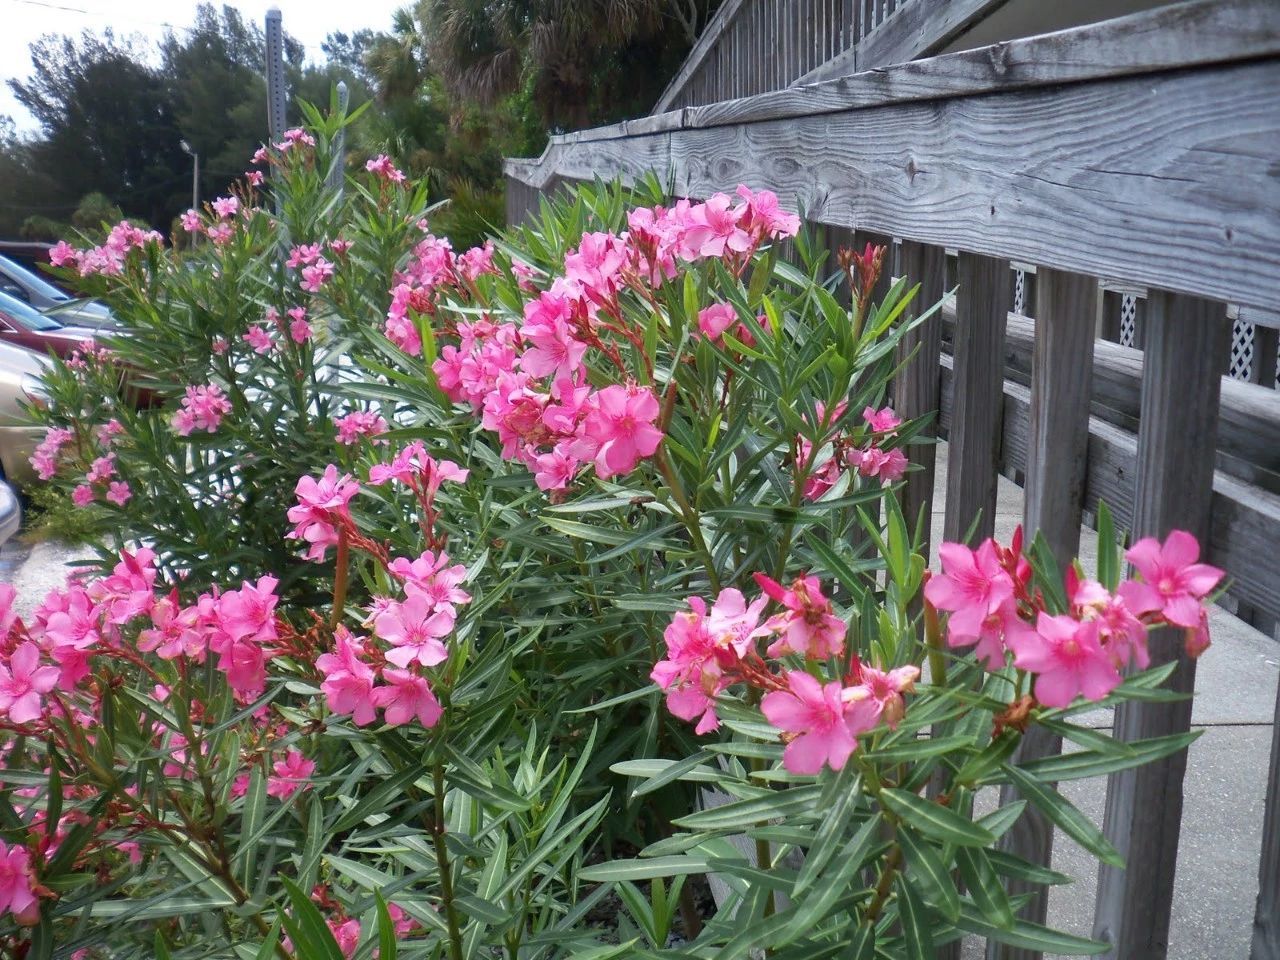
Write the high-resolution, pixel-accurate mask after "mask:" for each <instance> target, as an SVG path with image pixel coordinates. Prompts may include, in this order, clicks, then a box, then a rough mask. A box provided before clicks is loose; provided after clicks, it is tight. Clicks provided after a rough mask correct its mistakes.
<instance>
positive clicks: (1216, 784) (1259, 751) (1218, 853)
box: [0, 444, 1280, 960]
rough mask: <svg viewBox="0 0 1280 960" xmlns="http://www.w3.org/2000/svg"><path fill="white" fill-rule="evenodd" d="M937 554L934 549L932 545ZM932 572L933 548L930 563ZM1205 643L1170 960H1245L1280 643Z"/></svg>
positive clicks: (1084, 785) (1217, 631) (1061, 862)
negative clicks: (1198, 732) (1199, 733)
mask: <svg viewBox="0 0 1280 960" xmlns="http://www.w3.org/2000/svg"><path fill="white" fill-rule="evenodd" d="M946 451H947V447H946V445H945V444H943V445H942V446H941V447H940V449H939V471H938V492H939V495H938V496H937V498H936V503H937V504H939V505H941V504H942V502H943V495H942V491H944V490H945V489H946ZM1021 516H1022V490H1021V489H1020V488H1019V487H1017V486H1015V485H1014V484H1012V483H1009V482H1008V481H1006V480H1001V481H1000V491H999V508H998V510H997V516H996V535H997V537H999V538H1001V539H1002V540H1004V541H1006V542H1007V540H1008V538H1009V536H1010V534H1011V533H1012V531H1013V528H1014V527H1015V526H1016V525H1017V523H1018V522H1019V521H1020V519H1021ZM933 529H934V543H935V544H936V543H937V542H938V541H939V539H940V538H941V536H942V513H941V511H940V510H939V511H938V512H936V513H935V514H934V527H933ZM1081 546H1082V555H1083V559H1084V562H1085V565H1086V568H1087V569H1092V568H1093V567H1092V565H1093V562H1094V557H1095V554H1096V537H1095V536H1094V534H1093V533H1092V532H1091V531H1089V530H1085V531H1084V533H1083V535H1082V545H1081ZM935 551H936V548H935ZM78 555H82V554H80V553H78V552H77V551H74V550H67V549H65V548H63V547H61V546H60V545H57V544H49V543H43V544H37V545H36V546H35V547H33V548H27V547H24V546H22V545H20V544H17V543H15V542H10V543H8V544H6V545H5V546H4V547H3V548H2V549H0V582H9V583H13V584H14V586H15V587H17V588H18V604H17V606H18V609H19V612H20V613H23V614H27V613H29V612H30V611H31V610H32V609H34V608H35V607H36V606H37V605H38V604H39V603H40V601H41V599H43V597H44V594H45V593H46V592H47V591H48V590H49V589H50V588H52V587H54V586H57V585H59V584H61V582H62V578H63V577H64V575H65V572H66V569H67V564H68V563H69V562H73V561H74V560H75V559H76V557H77V556H78ZM934 568H935V569H936V552H935V557H934ZM1211 632H1212V637H1213V646H1212V647H1211V648H1210V649H1209V650H1208V651H1207V652H1206V653H1205V655H1204V656H1203V657H1202V658H1201V660H1200V663H1199V666H1198V669H1197V694H1196V699H1195V704H1194V707H1193V712H1192V719H1193V722H1194V723H1195V724H1196V725H1197V726H1200V727H1203V728H1204V729H1205V733H1204V735H1203V736H1201V738H1200V739H1199V740H1197V741H1196V743H1195V744H1194V745H1193V746H1192V748H1191V752H1190V759H1189V766H1188V772H1187V781H1186V801H1185V805H1184V811H1183V817H1182V844H1181V847H1180V849H1179V854H1178V880H1177V885H1176V888H1175V891H1174V909H1173V927H1172V930H1171V932H1170V949H1169V960H1245V958H1247V957H1248V955H1249V940H1250V932H1251V925H1252V923H1253V911H1254V900H1255V898H1256V897H1257V892H1258V852H1259V847H1260V845H1261V842H1262V841H1261V834H1262V812H1263V801H1264V797H1265V791H1266V776H1267V768H1268V763H1269V756H1270V745H1271V726H1272V721H1273V717H1274V710H1275V702H1276V687H1277V679H1278V678H1280V644H1277V643H1276V642H1275V641H1273V640H1272V639H1270V638H1269V637H1266V636H1264V635H1262V634H1260V633H1258V632H1257V631H1256V630H1254V629H1252V628H1251V627H1249V626H1247V625H1245V624H1244V623H1242V622H1241V621H1239V620H1237V619H1236V618H1235V617H1233V616H1231V615H1230V614H1229V613H1227V612H1225V611H1223V610H1217V609H1215V610H1214V611H1213V613H1212V615H1211ZM1089 718H1090V721H1091V722H1092V724H1093V725H1094V726H1097V727H1101V728H1105V727H1108V726H1110V723H1111V718H1110V715H1109V712H1108V711H1102V710H1100V711H1097V712H1096V713H1094V714H1091V715H1089ZM1062 789H1063V793H1064V794H1065V795H1066V796H1067V797H1069V798H1070V799H1071V800H1072V801H1073V802H1074V803H1076V804H1077V805H1078V806H1079V807H1080V809H1081V810H1083V811H1084V812H1085V813H1086V814H1087V815H1089V816H1090V817H1092V818H1093V819H1094V821H1095V822H1096V823H1099V824H1101V822H1102V809H1103V799H1104V797H1105V792H1106V782H1105V780H1080V781H1074V782H1071V783H1066V784H1064V785H1063V788H1062ZM1053 865H1054V867H1056V868H1057V869H1059V870H1061V871H1063V872H1064V873H1067V874H1069V875H1071V876H1074V877H1077V878H1079V879H1078V881H1077V882H1076V883H1075V884H1072V885H1071V886H1068V887H1058V888H1055V889H1054V890H1053V892H1052V893H1051V895H1050V901H1049V907H1050V923H1051V924H1052V925H1053V926H1056V927H1058V928H1060V929H1063V930H1067V931H1070V932H1072V933H1078V934H1082V935H1086V936H1087V935H1088V934H1089V933H1090V931H1091V926H1092V918H1093V906H1094V891H1095V888H1096V882H1095V881H1096V864H1095V863H1094V861H1093V859H1092V858H1091V857H1090V855H1089V854H1087V853H1084V852H1083V851H1082V850H1080V849H1079V848H1078V847H1076V846H1075V844H1074V843H1072V842H1071V841H1070V840H1068V839H1067V838H1065V837H1063V836H1061V835H1059V836H1058V837H1057V838H1056V839H1055V842H1054V864H1053ZM981 956H982V945H981V943H980V942H978V941H974V942H972V943H966V945H965V950H964V960H977V958H980V957H981Z"/></svg>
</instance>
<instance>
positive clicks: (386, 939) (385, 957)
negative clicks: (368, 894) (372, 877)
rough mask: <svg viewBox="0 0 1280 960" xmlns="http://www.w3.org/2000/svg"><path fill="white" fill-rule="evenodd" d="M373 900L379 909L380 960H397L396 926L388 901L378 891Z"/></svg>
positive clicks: (375, 892)
mask: <svg viewBox="0 0 1280 960" xmlns="http://www.w3.org/2000/svg"><path fill="white" fill-rule="evenodd" d="M373 899H374V902H375V903H376V904H377V907H378V960H396V951H397V949H398V947H397V945H396V926H395V923H394V922H392V920H391V912H390V911H389V910H388V909H387V901H385V900H383V899H382V893H381V892H379V891H377V890H375V891H374V893H373Z"/></svg>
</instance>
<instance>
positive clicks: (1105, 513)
mask: <svg viewBox="0 0 1280 960" xmlns="http://www.w3.org/2000/svg"><path fill="white" fill-rule="evenodd" d="M1097 517H1098V582H1099V583H1100V584H1102V585H1103V586H1104V587H1106V588H1107V589H1108V590H1112V591H1114V590H1115V588H1116V586H1117V585H1118V584H1119V583H1120V557H1119V552H1120V551H1119V545H1118V544H1117V543H1116V528H1115V522H1114V521H1113V520H1112V518H1111V510H1110V508H1109V507H1108V506H1107V505H1106V504H1105V503H1103V502H1102V501H1101V500H1099V501H1098V510H1097Z"/></svg>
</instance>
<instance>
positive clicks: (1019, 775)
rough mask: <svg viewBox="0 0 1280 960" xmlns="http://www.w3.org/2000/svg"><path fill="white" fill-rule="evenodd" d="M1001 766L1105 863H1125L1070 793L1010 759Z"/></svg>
mask: <svg viewBox="0 0 1280 960" xmlns="http://www.w3.org/2000/svg"><path fill="white" fill-rule="evenodd" d="M1000 769H1001V770H1003V771H1004V772H1005V774H1007V775H1008V777H1009V782H1010V783H1012V784H1013V785H1014V786H1015V787H1017V788H1018V792H1019V793H1020V794H1022V796H1023V797H1025V798H1026V799H1028V800H1030V801H1031V802H1032V803H1033V804H1034V805H1035V806H1036V807H1038V808H1039V809H1040V810H1041V811H1043V812H1044V815H1045V816H1046V817H1048V818H1049V819H1050V820H1052V821H1053V822H1054V823H1055V824H1056V825H1057V826H1058V827H1059V829H1061V830H1062V832H1063V833H1065V834H1066V835H1067V836H1069V837H1070V838H1071V839H1072V840H1074V841H1075V842H1076V843H1078V844H1080V846H1082V847H1084V848H1085V849H1086V850H1088V851H1089V852H1090V853H1092V854H1093V855H1094V856H1095V857H1097V858H1098V859H1099V860H1101V861H1102V862H1103V863H1108V864H1111V865H1112V866H1113V867H1123V866H1124V857H1122V856H1120V853H1119V852H1118V851H1117V850H1116V848H1115V847H1113V846H1112V845H1111V843H1110V842H1109V841H1108V840H1107V838H1106V837H1104V836H1103V835H1102V831H1101V830H1099V829H1098V828H1097V827H1096V826H1095V825H1094V823H1093V821H1092V820H1090V819H1089V818H1088V817H1086V816H1085V815H1084V814H1083V813H1081V812H1080V811H1079V810H1078V809H1077V808H1076V807H1075V806H1074V805H1073V804H1072V803H1071V801H1069V800H1068V799H1067V798H1066V797H1064V796H1062V794H1060V793H1058V791H1056V790H1054V789H1052V788H1051V787H1049V786H1047V785H1046V784H1044V783H1041V782H1040V780H1039V779H1037V778H1036V777H1034V776H1032V775H1031V774H1030V773H1027V772H1026V771H1025V770H1023V769H1021V768H1019V767H1015V766H1012V765H1010V764H1007V763H1006V764H1004V765H1003V766H1002V767H1001V768H1000Z"/></svg>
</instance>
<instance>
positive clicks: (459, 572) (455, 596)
mask: <svg viewBox="0 0 1280 960" xmlns="http://www.w3.org/2000/svg"><path fill="white" fill-rule="evenodd" d="M389 569H390V570H391V572H392V573H394V574H395V575H396V576H398V577H400V578H401V579H403V580H404V592H405V595H406V596H414V595H417V596H422V597H425V598H426V599H427V600H429V601H430V602H431V605H432V609H434V610H444V609H452V608H453V607H454V606H455V605H456V604H468V603H470V602H471V594H469V593H467V592H466V591H465V590H463V589H462V588H461V587H459V586H458V585H459V584H460V583H462V582H463V581H464V580H465V579H466V578H467V568H466V567H464V566H463V565H462V564H460V563H456V564H454V565H452V566H449V555H448V554H447V553H444V552H441V553H440V554H438V555H437V554H435V553H432V552H431V551H430V550H428V551H426V552H425V553H423V554H422V555H421V556H420V557H418V559H417V560H414V561H412V562H410V561H409V559H408V558H407V557H397V558H396V559H395V560H393V561H392V562H391V565H390V567H389Z"/></svg>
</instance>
